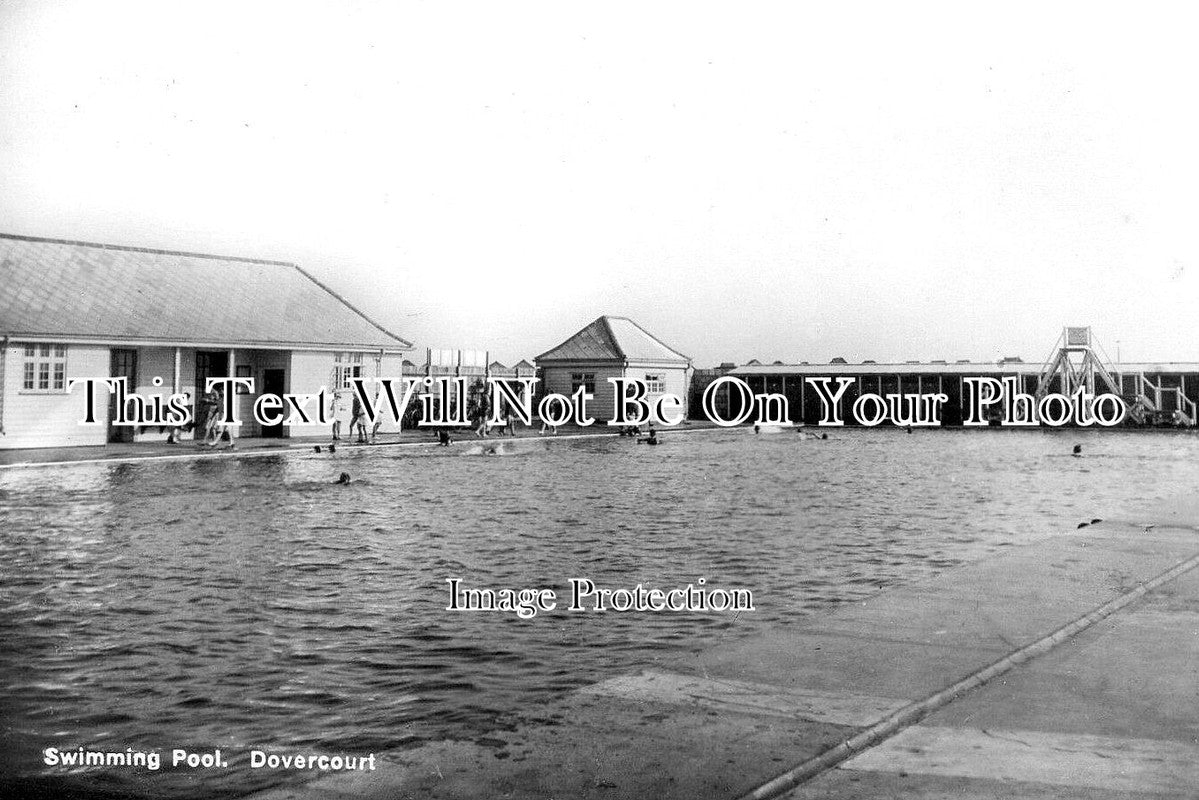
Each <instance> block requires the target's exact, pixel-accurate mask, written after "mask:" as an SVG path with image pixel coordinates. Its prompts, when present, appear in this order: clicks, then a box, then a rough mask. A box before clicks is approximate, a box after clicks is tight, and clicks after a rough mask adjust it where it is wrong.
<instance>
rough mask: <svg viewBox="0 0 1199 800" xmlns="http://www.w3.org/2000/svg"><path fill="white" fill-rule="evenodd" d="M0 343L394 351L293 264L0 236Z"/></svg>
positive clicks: (388, 340) (375, 328)
mask: <svg viewBox="0 0 1199 800" xmlns="http://www.w3.org/2000/svg"><path fill="white" fill-rule="evenodd" d="M0 334H3V335H8V336H36V337H42V338H46V339H53V338H63V339H68V338H69V339H76V338H78V339H96V340H102V341H111V340H129V341H148V342H153V341H162V342H176V343H198V344H213V345H229V346H243V347H244V346H251V345H261V346H281V345H292V346H295V347H297V348H300V347H303V346H305V345H307V346H314V347H329V346H334V347H344V348H345V349H383V350H393V351H395V350H403V349H407V348H409V347H411V344H410V343H409V342H407V341H405V340H404V339H401V338H400V337H398V336H396V335H395V334H393V333H391V332H389V331H387V330H385V329H383V328H382V327H380V326H379V325H378V324H377V323H375V322H373V321H371V320H370V319H368V318H367V317H366V316H364V315H363V314H362V312H360V311H358V310H357V309H356V308H354V307H353V306H351V305H350V304H349V303H347V302H346V301H345V300H343V299H342V298H341V297H339V296H338V295H337V294H335V293H334V292H333V291H332V290H330V289H328V288H327V287H325V286H324V285H322V284H321V283H319V282H318V281H317V280H316V279H314V278H313V277H312V276H310V275H308V274H307V273H306V272H304V271H303V270H301V269H300V268H299V267H297V266H296V265H294V264H288V263H284V262H281V261H260V260H255V259H243V258H227V257H221V256H209V255H201V254H196V253H176V252H169V251H163V250H148V249H142V248H133V247H117V246H112V245H102V244H92V243H88V242H65V241H60V240H52V239H35V238H31V237H22V236H12V235H9V234H0Z"/></svg>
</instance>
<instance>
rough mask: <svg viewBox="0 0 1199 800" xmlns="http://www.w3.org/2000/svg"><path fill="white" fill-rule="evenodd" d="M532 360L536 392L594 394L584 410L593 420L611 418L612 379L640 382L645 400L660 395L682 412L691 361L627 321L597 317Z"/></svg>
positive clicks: (684, 409)
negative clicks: (646, 391)
mask: <svg viewBox="0 0 1199 800" xmlns="http://www.w3.org/2000/svg"><path fill="white" fill-rule="evenodd" d="M535 360H536V362H537V368H538V372H539V374H540V377H541V385H540V387H539V388H540V390H541V391H542V392H544V393H550V392H556V393H559V394H564V395H568V396H569V395H573V394H574V392H575V391H576V390H577V389H579V387H586V389H587V391H588V392H590V393H592V394H594V395H595V400H593V401H592V404H591V407H590V409H591V413H592V416H594V417H595V418H596V419H597V420H603V421H606V420H609V419H611V418H612V411H613V402H612V400H613V387H612V384H610V383H609V382H608V379H609V378H617V377H623V378H637V379H639V380H643V381H645V383H646V385H647V386H648V388H649V399H650V400H651V401H652V400H653V399H654V398H655V397H658V396H660V395H662V394H663V393H666V392H669V393H671V394H674V395H675V396H676V397H679V398H681V399H682V401H683V404H684V408H683V409H682V412H683V413H684V414H685V413H686V407H685V406H686V402H687V383H688V381H689V379H690V371H691V359H690V358H689V357H687V356H685V355H683V354H682V353H680V352H679V351H677V350H675V349H673V348H671V347H669V346H668V345H666V344H664V343H663V342H662V341H661V340H660V339H658V338H657V337H656V336H654V335H653V334H652V333H650V332H649V331H647V330H645V329H644V328H642V327H641V326H640V325H638V324H637V323H636V322H634V321H633V320H631V319H629V318H627V317H609V316H603V317H600V318H599V319H597V320H595V321H594V322H592V323H591V324H590V325H587V326H586V327H585V328H583V329H582V330H581V331H579V332H578V333H576V334H575V335H574V336H571V337H570V338H569V339H567V340H566V341H565V342H563V343H562V344H560V345H558V346H557V347H555V348H553V349H551V350H547V351H546V352H544V353H542V354H541V355H539V356H537V358H536V359H535Z"/></svg>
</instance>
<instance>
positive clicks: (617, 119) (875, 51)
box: [0, 0, 1199, 366]
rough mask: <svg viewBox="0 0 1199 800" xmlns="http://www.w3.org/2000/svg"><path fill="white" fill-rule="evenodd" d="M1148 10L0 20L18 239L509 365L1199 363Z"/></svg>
mask: <svg viewBox="0 0 1199 800" xmlns="http://www.w3.org/2000/svg"><path fill="white" fill-rule="evenodd" d="M967 7H968V8H967ZM1146 8H1154V9H1156V10H1154V11H1134V10H1133V6H1132V5H1129V4H1124V5H1123V7H1122V10H1120V11H1114V10H1104V7H1101V6H1098V5H1095V4H1083V3H1079V4H1073V5H1071V4H1061V5H1059V4H1046V3H1034V4H1029V5H1026V6H1022V5H1019V4H1011V3H1003V4H993V3H992V4H986V5H985V6H982V5H981V4H960V3H952V4H943V5H933V4H908V3H892V4H878V5H875V4H841V3H820V4H810V5H801V4H798V3H786V4H777V5H768V4H742V3H725V4H721V5H716V4H711V5H708V4H698V3H669V4H661V3H659V4H651V3H627V4H623V3H603V4H590V5H587V6H584V5H582V4H566V3H561V2H547V3H531V2H526V3H485V4H484V3H479V4H465V3H457V4H450V3H436V2H429V3H412V2H395V1H394V0H391V1H389V2H379V3H346V2H342V3H327V4H317V3H298V2H290V3H278V4H275V3H229V4H221V3H213V2H207V3H200V4H173V3H162V2H148V3H144V4H136V3H116V2H105V3H96V2H61V1H60V2H48V1H46V2H10V1H9V0H3V1H2V2H0V230H3V231H5V232H9V233H19V234H27V235H34V236H49V237H57V238H68V239H84V240H93V241H102V242H109V243H115V244H129V245H138V246H147V247H160V248H166V249H179V250H197V251H202V252H212V253H221V254H228V255H243V256H253V257H262V258H279V259H284V260H295V261H297V262H299V263H300V264H301V265H302V266H304V267H305V268H306V269H308V270H310V271H312V272H313V273H315V274H316V275H317V276H318V277H319V278H321V279H322V280H324V281H326V282H328V283H329V284H331V285H332V286H333V287H335V288H336V289H337V290H339V291H340V292H341V293H342V294H343V295H344V296H346V297H347V298H348V299H349V300H351V302H353V303H355V304H356V305H358V306H359V307H360V308H362V309H363V310H364V311H365V312H367V313H368V314H369V315H371V316H372V317H374V318H375V319H376V320H377V321H379V322H380V323H381V324H383V325H384V326H385V327H388V328H389V329H391V330H393V331H395V332H396V333H398V334H400V335H401V336H404V337H406V338H409V339H412V340H413V341H415V342H416V343H417V345H418V347H420V348H424V347H425V346H433V347H467V348H479V349H484V348H490V349H491V350H492V353H493V356H495V357H498V358H500V359H501V360H504V361H505V362H507V363H511V362H513V361H515V360H517V359H519V358H521V357H529V358H531V357H533V356H535V355H537V354H538V353H540V352H542V351H544V350H546V349H549V348H550V347H552V346H553V345H556V344H558V343H559V342H560V341H562V340H563V339H565V338H566V337H567V336H569V335H570V334H572V333H574V332H575V331H576V330H577V329H579V328H580V327H582V326H583V325H584V324H586V323H587V322H590V321H591V320H592V319H594V318H595V317H597V316H599V315H600V314H621V315H627V316H631V317H633V318H634V319H636V320H638V321H639V322H640V323H641V324H642V325H644V326H645V327H646V328H648V329H649V330H651V331H653V332H654V333H656V334H657V335H658V336H659V337H660V338H662V339H663V340H665V341H666V342H667V343H668V344H671V345H672V346H674V347H676V348H678V349H679V350H681V351H683V352H684V353H687V354H689V355H691V356H693V357H694V358H695V361H696V364H697V366H710V365H713V364H716V363H719V362H721V361H737V362H744V361H746V360H748V359H750V358H758V359H761V360H763V361H767V362H769V361H773V360H775V359H782V360H784V361H787V362H793V361H799V360H808V361H813V362H819V361H827V360H828V359H829V358H831V357H833V356H838V355H840V356H844V357H847V358H849V359H850V360H859V359H865V358H873V359H876V360H879V361H884V360H904V359H908V358H914V359H922V360H927V359H933V358H947V359H955V358H976V359H980V360H993V359H995V358H998V357H1000V356H1004V355H1021V356H1023V357H1024V358H1025V359H1026V360H1033V359H1040V358H1043V357H1045V356H1046V355H1047V353H1048V351H1049V349H1050V347H1051V346H1052V344H1053V340H1054V338H1055V337H1056V336H1057V335H1058V333H1059V332H1060V329H1061V326H1062V325H1065V324H1090V325H1092V326H1094V328H1095V331H1096V335H1097V336H1098V337H1099V339H1100V340H1101V342H1102V343H1103V344H1104V346H1105V347H1106V349H1107V350H1108V351H1109V352H1110V353H1111V355H1112V356H1115V355H1116V347H1117V344H1116V343H1117V342H1119V347H1120V350H1121V355H1122V356H1123V358H1124V359H1125V360H1130V359H1138V360H1139V359H1163V360H1199V315H1197V314H1196V301H1199V274H1197V273H1199V262H1197V256H1199V247H1197V244H1196V228H1197V226H1196V216H1197V215H1196V211H1197V203H1196V187H1197V186H1199V180H1197V178H1199V157H1197V155H1196V153H1197V152H1199V124H1197V116H1196V112H1195V108H1196V99H1195V96H1196V92H1195V78H1196V75H1199V68H1197V67H1199V65H1197V63H1196V62H1197V61H1199V55H1197V52H1199V49H1197V48H1196V47H1195V44H1194V31H1195V30H1196V28H1195V25H1194V20H1193V19H1191V18H1189V17H1188V16H1186V12H1185V11H1182V10H1179V11H1178V12H1169V11H1163V9H1164V8H1167V7H1165V6H1153V7H1146ZM1178 8H1179V9H1184V8H1185V6H1182V5H1180V6H1179V7H1178ZM229 290H230V291H235V288H233V287H230V289H229ZM420 355H421V356H422V357H423V349H422V350H421V351H420Z"/></svg>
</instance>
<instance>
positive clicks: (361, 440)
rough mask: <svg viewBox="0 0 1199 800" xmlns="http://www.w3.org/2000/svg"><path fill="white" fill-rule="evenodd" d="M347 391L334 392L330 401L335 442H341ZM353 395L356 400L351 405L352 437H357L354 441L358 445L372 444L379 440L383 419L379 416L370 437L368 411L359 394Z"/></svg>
mask: <svg viewBox="0 0 1199 800" xmlns="http://www.w3.org/2000/svg"><path fill="white" fill-rule="evenodd" d="M347 391H348V390H345V389H338V390H337V391H335V392H333V399H331V400H330V401H329V416H330V417H332V419H333V441H335V442H336V441H341V417H342V416H344V414H345V410H346V398H345V396H346V394H347ZM352 394H353V395H354V398H353V400H352V402H351V403H350V437H355V436H356V437H357V438H356V439H355V440H354V441H355V442H356V443H357V444H370V443H372V442H374V441H375V440H376V439H378V438H379V428H381V427H382V426H383V418H382V416H379V417H377V418H376V419H375V423H374V425H372V426H371V429H370V435H369V436H368V435H367V430H366V426H367V423H369V422H370V418H369V417H368V416H367V415H366V409H364V408H363V406H362V400H361V399H360V398H359V397H358V393H357V392H353V393H352Z"/></svg>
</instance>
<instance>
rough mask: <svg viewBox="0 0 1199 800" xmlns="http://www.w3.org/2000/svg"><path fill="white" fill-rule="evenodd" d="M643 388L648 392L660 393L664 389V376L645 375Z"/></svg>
mask: <svg viewBox="0 0 1199 800" xmlns="http://www.w3.org/2000/svg"><path fill="white" fill-rule="evenodd" d="M645 389H646V391H648V392H649V393H650V394H662V393H663V392H665V391H666V378H665V377H664V376H662V375H646V376H645Z"/></svg>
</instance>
